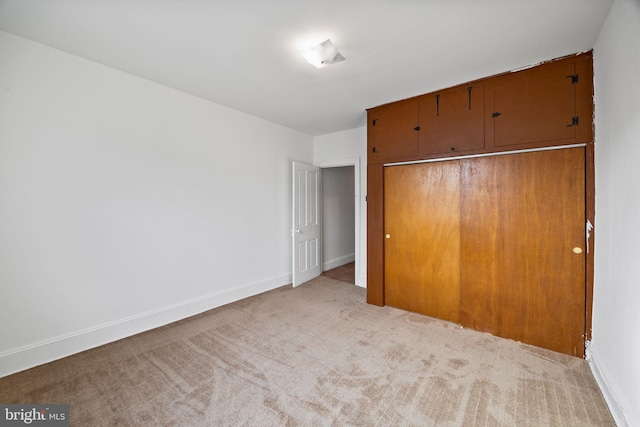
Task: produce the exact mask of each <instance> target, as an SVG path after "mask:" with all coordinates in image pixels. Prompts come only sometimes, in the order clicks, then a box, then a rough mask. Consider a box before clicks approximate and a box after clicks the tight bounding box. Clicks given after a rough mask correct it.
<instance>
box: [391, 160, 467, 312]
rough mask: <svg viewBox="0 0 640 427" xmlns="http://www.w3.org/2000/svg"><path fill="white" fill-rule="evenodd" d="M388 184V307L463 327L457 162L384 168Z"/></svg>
mask: <svg viewBox="0 0 640 427" xmlns="http://www.w3.org/2000/svg"><path fill="white" fill-rule="evenodd" d="M384 183H385V184H384V185H385V187H384V221H385V227H384V228H385V233H386V236H387V237H388V238H385V248H384V251H385V252H384V257H385V260H384V262H385V303H386V304H388V305H391V306H393V307H397V308H401V309H404V310H408V311H413V312H417V313H422V314H426V315H428V316H432V317H437V318H440V319H444V320H449V321H453V322H459V307H460V273H459V272H460V268H459V262H460V224H459V216H460V196H459V192H460V174H459V165H458V162H456V161H449V162H438V163H428V164H418V165H406V166H393V167H386V168H385V172H384Z"/></svg>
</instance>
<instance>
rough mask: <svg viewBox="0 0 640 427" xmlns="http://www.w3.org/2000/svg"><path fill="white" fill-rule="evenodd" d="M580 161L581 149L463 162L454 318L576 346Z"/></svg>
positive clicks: (580, 293)
mask: <svg viewBox="0 0 640 427" xmlns="http://www.w3.org/2000/svg"><path fill="white" fill-rule="evenodd" d="M584 165H585V163H584V149H583V148H573V149H564V150H552V151H541V152H533V153H523V154H512V155H503V156H492V157H483V158H476V159H467V160H465V161H464V166H463V172H462V177H463V178H462V179H463V182H464V183H465V186H464V189H463V191H462V196H461V209H462V213H461V231H460V234H461V255H460V262H461V282H462V284H463V285H462V288H461V299H460V301H461V315H460V317H461V323H462V325H463V326H467V327H470V328H472V329H475V330H479V331H484V332H490V333H492V334H495V335H498V336H501V337H505V338H510V339H514V340H517V341H522V342H525V343H528V344H532V345H535V346H539V347H543V348H548V349H551V350H555V351H558V352H562V353H566V354H571V355H575V356H582V355H583V354H584V337H583V334H584V332H585V323H584V322H585V320H584V313H585V254H586V248H585V232H584V226H585V225H584V224H585V202H584V188H585V187H584V176H585V169H584V168H585V166H584ZM574 248H577V249H576V252H580V253H576V252H574Z"/></svg>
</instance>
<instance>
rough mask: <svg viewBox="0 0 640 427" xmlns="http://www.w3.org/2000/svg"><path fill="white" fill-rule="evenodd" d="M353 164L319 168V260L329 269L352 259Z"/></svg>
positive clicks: (353, 225)
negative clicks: (320, 171) (320, 198)
mask: <svg viewBox="0 0 640 427" xmlns="http://www.w3.org/2000/svg"><path fill="white" fill-rule="evenodd" d="M354 169H355V168H354V167H353V166H342V167H335V168H326V169H322V261H323V264H324V265H323V270H324V271H326V270H331V269H332V268H336V267H340V266H341V265H345V264H348V263H350V262H353V261H355V250H356V245H355V235H356V228H355V200H354V195H355V188H354V175H353V174H354Z"/></svg>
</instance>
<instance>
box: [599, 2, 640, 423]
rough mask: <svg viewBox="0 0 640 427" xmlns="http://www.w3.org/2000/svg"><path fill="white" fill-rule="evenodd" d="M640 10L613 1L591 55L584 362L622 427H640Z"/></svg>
mask: <svg viewBox="0 0 640 427" xmlns="http://www.w3.org/2000/svg"><path fill="white" fill-rule="evenodd" d="M638 42H640V2H638V1H637V0H616V2H615V3H614V5H613V8H612V9H611V12H610V14H609V17H608V19H607V21H606V23H605V25H604V27H603V29H602V31H601V33H600V36H599V38H598V41H597V43H596V45H595V48H594V73H595V97H596V100H595V106H596V112H595V118H596V218H595V219H596V229H595V230H596V234H595V259H596V262H595V289H594V307H593V340H592V343H591V345H590V347H589V348H588V354H587V356H588V358H589V360H590V362H591V364H592V368H593V370H594V374H595V375H596V378H597V379H598V382H599V383H600V385H601V389H602V390H603V393H604V394H605V397H607V400H608V402H609V405H610V407H611V410H612V412H613V413H614V416H615V417H616V421H617V422H618V424H619V425H625V424H624V423H625V422H626V425H629V426H640V339H639V338H640V310H639V309H638V307H640V262H639V261H640V198H639V197H638V195H639V193H638V188H639V185H640V167H638V160H639V159H640V80H639V77H638V76H639V75H640V50H639V49H638Z"/></svg>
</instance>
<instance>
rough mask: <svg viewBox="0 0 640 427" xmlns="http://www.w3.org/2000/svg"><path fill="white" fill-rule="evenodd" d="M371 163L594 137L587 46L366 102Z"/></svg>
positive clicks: (590, 71)
mask: <svg viewBox="0 0 640 427" xmlns="http://www.w3.org/2000/svg"><path fill="white" fill-rule="evenodd" d="M367 130H368V146H369V157H368V161H369V163H370V164H384V163H393V162H402V161H411V160H421V159H431V158H437V157H450V156H456V155H459V154H479V153H487V152H494V151H508V150H514V149H524V148H539V147H545V146H553V145H556V146H558V145H569V144H575V143H583V142H593V65H592V54H591V52H587V53H584V54H580V55H574V56H570V57H566V58H562V59H558V60H554V61H550V62H547V63H544V64H541V65H538V66H535V67H532V68H528V69H524V70H520V71H515V72H509V73H505V74H501V75H497V76H494V77H488V78H485V79H481V80H477V81H475V82H470V83H467V84H464V85H460V86H456V87H452V88H449V89H443V90H440V91H437V92H432V93H429V94H426V95H420V96H417V97H414V98H410V99H406V100H403V101H398V102H394V103H391V104H386V105H382V106H380V107H375V108H371V109H369V110H368V124H367Z"/></svg>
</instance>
